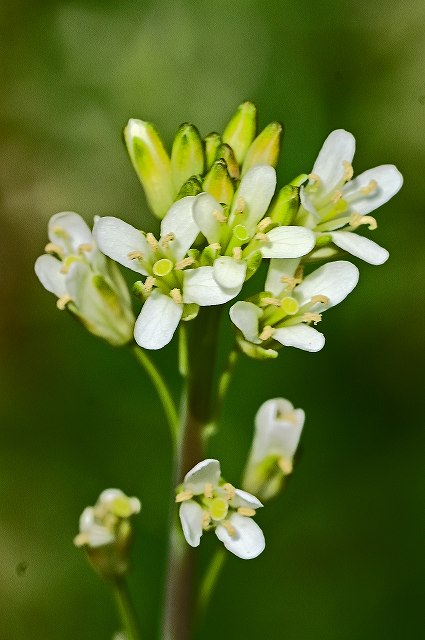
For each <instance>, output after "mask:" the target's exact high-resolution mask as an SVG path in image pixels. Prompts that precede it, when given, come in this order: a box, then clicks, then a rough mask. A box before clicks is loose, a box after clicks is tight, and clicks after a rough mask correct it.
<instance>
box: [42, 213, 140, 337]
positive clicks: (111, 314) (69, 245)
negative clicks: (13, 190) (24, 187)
mask: <svg viewBox="0 0 425 640" xmlns="http://www.w3.org/2000/svg"><path fill="white" fill-rule="evenodd" d="M48 235H49V240H50V242H49V243H48V244H47V245H46V249H45V250H46V253H45V254H44V255H42V256H40V257H39V258H37V260H36V262H35V273H36V275H37V277H38V278H39V280H40V282H41V284H42V285H43V286H44V287H45V289H47V290H48V291H50V292H51V293H54V294H55V295H56V296H57V298H58V301H57V306H58V308H59V309H65V308H67V309H68V310H69V311H70V312H71V313H72V314H73V315H74V316H75V317H76V318H77V319H78V320H79V321H80V322H81V323H82V324H83V325H84V326H85V327H86V328H87V329H88V330H89V331H90V332H91V333H93V334H94V335H97V336H100V337H101V338H104V339H105V340H107V341H108V342H110V343H111V344H113V345H122V344H125V343H126V342H128V341H129V340H131V337H132V332H133V327H134V315H133V311H132V308H131V301H130V296H129V293H128V289H127V287H126V284H125V282H124V280H123V278H122V276H121V274H120V273H119V271H118V269H117V266H116V265H115V264H114V263H113V262H111V261H109V260H107V259H106V258H105V256H104V255H102V253H101V252H100V251H98V249H97V248H96V246H95V243H94V239H93V236H92V233H91V231H90V229H89V227H88V226H87V224H86V223H85V221H84V220H83V218H82V217H81V216H79V215H78V214H77V213H73V212H64V213H57V214H56V215H54V216H52V218H50V221H49V226H48Z"/></svg>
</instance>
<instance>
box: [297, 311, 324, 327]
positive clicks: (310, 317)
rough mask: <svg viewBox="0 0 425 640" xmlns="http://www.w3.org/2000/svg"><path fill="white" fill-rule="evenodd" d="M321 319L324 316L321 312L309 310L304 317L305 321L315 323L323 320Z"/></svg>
mask: <svg viewBox="0 0 425 640" xmlns="http://www.w3.org/2000/svg"><path fill="white" fill-rule="evenodd" d="M321 319H322V316H321V314H320V313H310V312H307V313H305V314H304V315H303V317H302V321H303V322H313V324H317V323H318V322H320V321H321Z"/></svg>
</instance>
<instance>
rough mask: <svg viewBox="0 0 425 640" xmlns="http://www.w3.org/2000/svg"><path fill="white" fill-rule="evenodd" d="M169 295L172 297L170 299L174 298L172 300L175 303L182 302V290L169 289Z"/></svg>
mask: <svg viewBox="0 0 425 640" xmlns="http://www.w3.org/2000/svg"><path fill="white" fill-rule="evenodd" d="M170 296H171V297H172V299H173V300H174V302H175V303H176V304H182V302H183V296H182V292H181V291H180V289H171V291H170Z"/></svg>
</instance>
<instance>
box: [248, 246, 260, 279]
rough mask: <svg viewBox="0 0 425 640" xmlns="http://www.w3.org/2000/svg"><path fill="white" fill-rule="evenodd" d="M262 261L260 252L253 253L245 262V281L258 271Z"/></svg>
mask: <svg viewBox="0 0 425 640" xmlns="http://www.w3.org/2000/svg"><path fill="white" fill-rule="evenodd" d="M262 260H263V256H262V254H261V251H253V252H252V253H251V254H250V255H249V257H248V259H247V261H246V276H245V281H246V280H249V279H250V278H252V276H253V275H254V274H255V273H256V272H257V271H258V269H259V268H260V265H261V262H262Z"/></svg>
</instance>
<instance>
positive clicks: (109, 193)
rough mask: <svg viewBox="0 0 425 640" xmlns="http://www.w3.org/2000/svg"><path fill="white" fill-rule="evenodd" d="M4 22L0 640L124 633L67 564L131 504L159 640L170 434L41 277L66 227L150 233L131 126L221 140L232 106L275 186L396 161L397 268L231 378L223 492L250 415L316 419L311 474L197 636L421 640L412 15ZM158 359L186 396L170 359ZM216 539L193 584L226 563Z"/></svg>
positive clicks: (11, 5) (402, 11) (158, 9)
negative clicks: (326, 169)
mask: <svg viewBox="0 0 425 640" xmlns="http://www.w3.org/2000/svg"><path fill="white" fill-rule="evenodd" d="M0 20H1V26H0V31H1V38H0V70H1V77H2V84H1V88H0V93H1V95H0V101H1V122H0V127H1V131H0V209H1V220H2V222H1V234H0V247H1V253H0V260H1V280H0V291H1V301H2V313H1V316H0V318H1V320H0V322H1V335H0V339H1V352H2V354H1V362H0V383H1V408H0V411H1V414H0V415H1V424H2V426H1V432H0V433H1V437H0V603H1V604H0V640H27V639H28V638H32V639H34V640H38V639H40V640H41V639H43V640H58V639H60V640H71V639H72V640H75V638H78V639H79V640H89V639H93V638H99V639H101V638H102V639H103V638H111V637H112V634H113V632H114V631H115V630H117V629H118V626H119V625H118V621H117V618H116V614H115V611H114V609H113V607H112V606H111V598H110V594H109V592H108V590H107V588H106V587H105V586H104V585H103V584H101V583H100V582H99V581H98V579H97V577H96V576H95V575H94V574H93V573H92V571H91V570H90V569H89V568H88V566H87V565H86V563H85V560H84V557H83V555H82V554H81V553H80V552H79V551H78V550H76V549H75V548H74V547H73V544H72V538H73V536H74V535H75V533H76V532H77V523H78V517H79V514H80V512H81V510H82V509H83V507H84V506H86V505H88V504H93V503H94V501H95V500H96V498H97V496H98V494H99V492H100V491H101V490H102V489H104V488H105V487H109V486H117V487H120V488H122V489H123V490H124V491H126V492H128V493H129V494H131V495H137V496H139V497H140V498H141V499H142V501H143V512H142V514H141V516H140V517H139V518H138V521H137V542H136V545H135V548H134V564H135V565H136V566H135V570H134V571H133V573H132V576H131V588H132V590H133V592H134V594H135V598H136V600H137V601H138V602H139V603H141V604H142V607H143V618H142V624H143V630H144V633H145V635H144V637H145V638H153V637H154V628H155V621H156V619H157V617H158V614H159V606H160V600H161V589H162V580H163V569H164V548H165V525H166V517H167V505H168V495H167V490H168V483H169V476H170V465H171V450H170V445H169V438H168V433H167V427H166V424H165V421H164V418H163V414H162V412H161V409H160V407H159V404H158V401H157V398H156V396H155V394H154V391H153V389H152V387H151V385H150V382H149V381H148V379H147V378H146V376H145V375H144V373H143V371H142V370H140V369H139V368H138V365H137V364H136V362H135V361H133V359H132V357H131V354H130V353H127V352H126V350H114V349H112V348H110V347H109V346H108V345H106V344H103V343H102V342H101V341H100V340H96V339H95V338H93V337H92V336H90V335H89V334H86V333H85V332H84V331H83V329H82V328H81V327H80V326H78V325H77V324H76V323H74V322H73V321H72V320H71V318H70V317H69V316H67V314H65V313H59V312H58V311H57V310H56V309H55V301H54V298H53V296H51V295H50V294H48V293H47V292H45V291H44V290H43V289H42V287H41V286H40V285H39V283H38V281H37V280H36V278H35V276H34V274H33V263H34V260H35V258H36V257H37V255H39V254H40V253H41V252H42V250H43V247H44V244H45V242H46V224H47V221H48V219H49V217H50V216H51V215H52V214H53V213H55V212H57V211H62V210H75V211H77V212H79V213H81V214H82V215H83V216H84V217H85V218H86V220H87V221H91V220H92V218H93V216H94V215H118V216H121V217H123V218H124V219H125V220H127V221H128V222H130V223H133V224H135V225H136V226H139V227H142V228H145V229H149V228H151V229H152V230H156V227H157V222H156V221H155V220H154V219H153V218H152V217H151V216H150V214H149V212H148V211H147V207H146V204H145V201H144V196H143V193H142V189H141V187H140V185H139V183H138V181H137V178H136V176H135V174H134V173H133V171H132V169H131V167H130V163H129V161H128V159H127V157H126V153H125V151H124V148H123V145H122V143H121V137H120V132H121V128H122V126H123V125H124V124H125V122H126V121H127V120H128V118H129V117H140V118H144V119H149V120H152V121H154V122H155V123H156V124H157V126H158V128H159V130H160V131H161V132H162V134H163V135H164V137H165V139H166V141H167V143H168V144H170V142H171V140H172V137H173V135H174V132H175V131H176V129H177V127H178V125H179V124H180V123H181V122H183V121H187V120H189V121H192V122H194V123H196V124H197V125H198V126H199V128H200V130H201V132H202V133H203V134H204V135H205V134H207V133H208V132H209V131H211V130H213V129H217V130H222V128H223V126H224V124H225V123H226V121H227V119H228V118H229V117H230V115H231V114H232V113H233V111H234V109H235V108H236V106H237V105H238V104H239V103H240V102H241V101H243V100H244V99H251V100H253V101H254V102H256V104H257V106H258V108H259V115H260V125H265V124H267V123H268V122H269V121H271V120H274V119H280V120H283V121H284V122H285V124H286V137H285V142H284V148H283V153H282V158H281V161H280V164H279V167H278V172H279V179H280V183H281V184H284V183H285V181H288V180H289V179H290V178H292V177H293V176H294V175H296V174H298V173H300V172H301V171H309V170H310V169H311V167H312V164H313V161H314V159H315V157H316V155H317V152H318V150H319V148H320V146H321V144H322V142H323V140H324V138H325V137H326V135H327V134H328V133H329V132H330V131H331V130H332V129H335V128H339V127H342V128H345V129H348V130H349V131H352V132H353V133H354V135H355V136H356V138H357V141H358V151H357V154H356V157H355V171H356V172H357V173H359V172H361V171H362V170H365V169H367V168H369V167H372V166H375V165H378V164H382V163H394V164H396V165H397V166H398V168H399V169H400V170H401V171H402V173H403V174H404V176H405V186H404V188H403V189H402V191H401V193H400V194H399V195H398V196H396V197H395V198H394V200H393V201H391V203H389V204H388V205H386V206H385V207H384V208H383V210H382V211H380V212H379V213H378V222H379V223H380V226H379V229H378V231H376V232H375V234H374V236H373V238H374V239H375V240H377V241H378V242H379V243H381V244H382V245H384V246H385V247H387V248H388V249H389V250H390V253H391V258H390V260H389V262H388V263H387V264H385V265H384V266H382V267H371V266H368V265H365V264H361V283H360V286H359V287H358V288H357V289H356V290H355V292H354V293H353V294H352V295H351V296H350V298H349V299H348V300H347V301H346V302H345V303H344V304H343V305H341V306H340V307H338V308H336V309H335V310H332V311H331V312H330V313H329V314H327V315H326V317H325V320H324V325H323V330H324V332H325V334H326V336H327V346H326V348H325V349H324V350H323V351H322V352H320V353H318V354H309V353H303V352H301V351H297V350H295V349H292V350H291V349H287V350H286V351H285V352H284V353H282V354H281V355H280V357H279V358H278V360H277V361H273V362H270V363H256V362H253V361H248V360H247V359H244V360H242V359H241V360H240V362H239V365H238V367H237V371H236V376H235V379H234V382H233V384H232V387H231V393H230V397H229V401H228V404H227V406H226V409H225V412H224V416H223V420H222V426H221V430H220V432H219V434H218V435H217V436H216V437H215V438H214V439H213V440H212V442H211V447H210V451H209V453H210V454H211V455H213V456H217V457H219V458H220V459H221V460H222V466H223V469H224V472H225V474H226V476H227V478H228V479H229V481H231V482H233V483H235V484H237V483H238V480H239V476H240V472H241V469H242V468H243V464H244V458H245V455H246V452H247V449H248V446H249V440H250V437H251V433H252V427H253V417H254V414H255V412H256V410H257V408H258V406H259V405H260V403H261V402H263V401H264V400H266V399H268V398H270V397H274V396H283V397H287V398H289V399H290V400H291V401H293V402H294V404H295V405H296V406H302V407H303V408H304V409H305V411H306V414H307V422H306V426H305V431H304V435H303V440H302V442H303V452H302V456H301V459H300V461H299V463H298V465H297V467H296V470H295V473H294V475H293V477H292V478H291V480H290V482H289V484H288V488H287V491H286V493H285V494H284V495H283V496H281V498H280V499H278V500H276V501H275V502H273V503H272V504H270V506H269V507H268V508H267V509H264V512H262V513H260V514H259V515H258V521H259V523H260V524H261V525H262V526H263V527H264V530H265V533H266V537H267V547H266V551H265V553H264V554H263V556H262V557H260V558H259V559H258V560H255V561H252V562H243V561H241V560H238V559H237V558H234V557H231V558H229V560H228V563H227V564H226V567H225V569H224V572H223V574H222V577H221V580H220V586H219V589H218V591H217V593H216V594H215V596H214V599H213V602H212V606H211V610H210V612H209V614H208V616H207V619H206V621H205V625H204V627H203V629H202V630H201V632H200V633H199V638H203V639H205V640H208V639H209V638H211V639H212V638H216V637H217V636H219V637H221V638H226V639H227V638H232V639H233V640H237V639H242V638H244V639H246V638H256V637H258V635H259V634H262V635H264V637H270V638H281V637H282V638H285V639H286V640H304V639H310V638H311V639H312V640H316V639H318V640H322V639H323V640H358V638H362V639H363V640H366V639H369V638H370V639H372V638H373V639H374V640H377V639H378V638H382V639H383V638H385V640H396V639H397V640H398V639H401V638H403V639H404V638H419V637H420V636H421V631H420V629H421V628H422V629H423V592H422V593H421V588H422V587H423V582H422V584H421V579H422V581H423V573H424V569H425V566H424V564H425V563H424V549H423V541H424V533H425V527H424V510H423V496H424V480H423V450H424V444H425V442H424V440H425V438H424V431H423V428H422V426H423V425H422V424H421V422H423V420H421V419H422V418H423V409H424V407H423V403H422V396H421V391H422V384H421V383H423V342H422V339H423V334H424V322H423V320H424V303H423V276H424V274H423V271H422V264H423V240H424V225H423V216H424V200H425V198H424V160H425V146H424V129H425V71H424V63H425V6H424V4H423V2H422V1H421V0H412V1H411V2H409V3H408V4H406V3H404V2H402V1H401V0H397V1H393V0H391V1H387V2H379V1H377V0H375V1H372V2H370V0H356V1H354V0H348V1H346V2H337V1H331V2H324V3H319V2H314V1H312V0H310V1H307V2H303V3H298V2H286V1H285V2H284V1H280V2H279V1H277V0H274V1H270V2H260V1H259V0H257V1H254V0H246V1H241V2H236V3H229V2H228V1H226V0H214V2H211V1H207V0H198V1H192V2H190V1H188V0H176V1H171V0H159V1H156V2H149V1H147V2H144V1H139V2H129V1H127V0H122V1H120V2H116V0H115V1H112V0H102V1H101V0H97V1H93V2H89V1H88V0H87V1H84V0H81V1H80V2H66V1H65V0H44V1H43V2H41V1H40V0H32V1H31V0H13V1H12V0H3V2H2V3H1V7H0ZM130 280H131V276H130ZM321 328H322V327H321ZM155 359H156V361H157V362H158V363H159V365H160V366H161V367H162V369H163V370H164V371H166V373H167V375H168V378H169V380H170V383H171V384H172V385H173V388H174V390H175V392H177V391H178V384H179V383H178V380H177V378H176V377H175V375H174V373H173V372H174V371H175V362H176V349H175V345H171V346H169V347H167V348H166V349H164V350H163V351H162V352H161V353H159V354H156V355H155ZM204 542H205V544H203V545H202V548H201V549H200V553H201V556H202V558H203V561H205V559H206V557H207V555H208V553H210V552H211V551H212V549H213V548H214V547H215V544H216V540H215V537H214V536H210V537H209V539H208V541H207V540H205V541H204Z"/></svg>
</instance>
